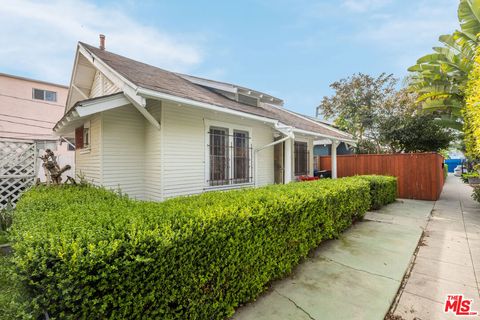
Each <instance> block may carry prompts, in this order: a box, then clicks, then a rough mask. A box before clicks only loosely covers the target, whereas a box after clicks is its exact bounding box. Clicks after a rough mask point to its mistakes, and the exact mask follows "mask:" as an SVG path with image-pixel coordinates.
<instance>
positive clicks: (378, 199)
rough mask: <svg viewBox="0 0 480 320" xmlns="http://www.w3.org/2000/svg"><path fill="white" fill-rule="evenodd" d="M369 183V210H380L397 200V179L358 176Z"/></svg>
mask: <svg viewBox="0 0 480 320" xmlns="http://www.w3.org/2000/svg"><path fill="white" fill-rule="evenodd" d="M359 178H360V179H364V180H366V181H368V182H369V183H370V200H371V203H370V208H371V209H374V210H376V209H380V208H381V207H382V206H384V205H386V204H389V203H392V202H394V201H395V199H396V198H397V178H395V177H390V176H376V175H370V176H359Z"/></svg>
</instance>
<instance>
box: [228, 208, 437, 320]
mask: <svg viewBox="0 0 480 320" xmlns="http://www.w3.org/2000/svg"><path fill="white" fill-rule="evenodd" d="M433 204H434V203H433V202H428V201H415V200H399V201H397V202H396V203H394V204H391V205H388V206H386V207H384V208H383V209H381V210H379V211H376V212H371V213H367V215H366V217H365V220H364V221H362V222H358V223H356V224H355V225H354V226H353V227H352V228H350V229H349V230H347V231H346V232H345V233H344V234H343V235H342V237H341V238H340V239H338V240H332V241H327V242H325V243H323V244H322V245H321V246H320V247H319V248H318V249H317V250H316V251H315V252H314V254H313V255H312V256H311V257H310V258H308V259H307V260H306V261H304V262H303V263H301V265H299V266H298V267H297V268H296V269H295V271H294V272H293V274H292V275H291V276H290V277H288V278H286V279H284V280H280V281H277V282H275V283H273V284H272V287H271V288H270V290H269V291H268V292H266V293H265V294H264V295H262V296H261V297H260V298H259V299H258V300H257V301H256V302H254V303H251V304H248V305H246V306H243V307H241V308H239V309H238V310H237V312H236V314H235V315H234V316H233V319H236V320H247V319H248V320H254V319H255V320H266V319H282V320H289V319H292V320H303V319H307V320H312V319H315V320H320V319H335V320H339V319H349V320H351V319H368V320H375V319H379V320H380V319H383V318H384V317H385V314H386V313H387V312H388V310H389V309H390V306H391V304H392V302H393V301H394V298H395V296H396V294H397V292H398V289H399V287H400V285H401V283H402V279H403V277H404V275H405V273H406V271H407V269H408V267H409V265H410V264H411V261H412V257H413V255H414V252H415V249H416V247H417V244H418V241H419V239H420V237H421V236H422V232H423V228H425V226H426V224H427V221H428V217H429V215H430V213H431V211H432V208H433Z"/></svg>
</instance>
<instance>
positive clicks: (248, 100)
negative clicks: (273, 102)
mask: <svg viewBox="0 0 480 320" xmlns="http://www.w3.org/2000/svg"><path fill="white" fill-rule="evenodd" d="M238 102H241V103H244V104H248V105H249V106H253V107H258V99H257V98H254V97H250V96H247V95H244V94H240V93H239V94H238Z"/></svg>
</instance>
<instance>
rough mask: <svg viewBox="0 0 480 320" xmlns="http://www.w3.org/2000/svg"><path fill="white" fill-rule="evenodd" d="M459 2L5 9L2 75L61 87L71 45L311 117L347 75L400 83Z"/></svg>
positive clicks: (17, 4)
mask: <svg viewBox="0 0 480 320" xmlns="http://www.w3.org/2000/svg"><path fill="white" fill-rule="evenodd" d="M457 5H458V1H457V0H323V1H307V0H298V1H289V0H277V1H275V0H247V1H153V0H152V1H133V0H125V1H122V0H115V1H93V0H92V1H81V0H66V1H60V0H52V1H33V0H3V1H2V5H1V6H0V72H4V73H11V74H16V75H21V76H27V77H33V78H37V79H41V80H47V81H53V82H57V83H64V84H68V82H69V80H70V73H71V69H72V64H73V58H74V53H75V46H76V42H77V41H79V40H80V41H84V42H87V43H90V44H94V45H97V44H98V34H99V33H104V34H105V35H106V37H107V41H106V42H107V44H106V46H107V50H110V51H113V52H116V53H119V54H123V55H126V56H128V57H131V58H134V59H137V60H141V61H144V62H147V63H150V64H153V65H155V66H158V67H162V68H165V69H168V70H171V71H180V72H185V73H189V74H193V75H197V76H203V77H207V78H211V79H215V80H221V81H227V82H231V83H237V84H240V85H243V86H246V87H250V88H253V89H256V90H260V91H264V92H266V93H269V94H272V95H275V96H278V97H279V98H282V99H284V100H285V104H286V106H287V107H288V108H290V109H292V110H295V111H298V112H302V113H304V114H308V115H314V112H315V107H316V106H317V105H318V103H319V102H320V101H321V99H322V97H323V96H325V95H330V94H332V91H331V90H330V88H329V87H328V85H329V84H330V83H332V82H333V81H336V80H338V79H340V78H344V77H347V76H349V75H351V74H353V73H357V72H363V73H368V74H372V75H377V74H379V73H381V72H387V73H393V74H395V76H397V77H399V78H401V77H404V76H405V75H406V74H407V72H406V68H407V67H408V66H410V65H412V64H414V63H415V61H416V59H417V58H418V57H420V56H421V55H423V54H426V53H429V52H430V51H431V47H432V46H434V45H436V44H437V38H438V36H439V35H440V34H445V33H450V32H452V31H453V30H454V29H455V28H457V26H458V22H457V16H456V10H457Z"/></svg>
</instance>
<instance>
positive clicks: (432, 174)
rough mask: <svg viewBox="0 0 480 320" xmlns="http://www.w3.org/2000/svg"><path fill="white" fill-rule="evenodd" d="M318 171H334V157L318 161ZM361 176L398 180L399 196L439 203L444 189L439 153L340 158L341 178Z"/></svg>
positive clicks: (338, 163) (338, 173) (347, 156)
mask: <svg viewBox="0 0 480 320" xmlns="http://www.w3.org/2000/svg"><path fill="white" fill-rule="evenodd" d="M315 162H316V163H315V165H316V168H317V169H319V170H331V168H332V163H331V157H330V156H318V157H316V158H315ZM361 174H379V175H390V176H395V177H397V178H398V191H397V194H398V197H399V198H406V199H418V200H437V199H438V197H439V196H440V193H441V192H442V189H443V183H444V178H443V157H442V156H441V155H439V154H437V153H401V154H358V155H357V154H355V155H342V156H337V176H338V177H348V176H354V175H361Z"/></svg>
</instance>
